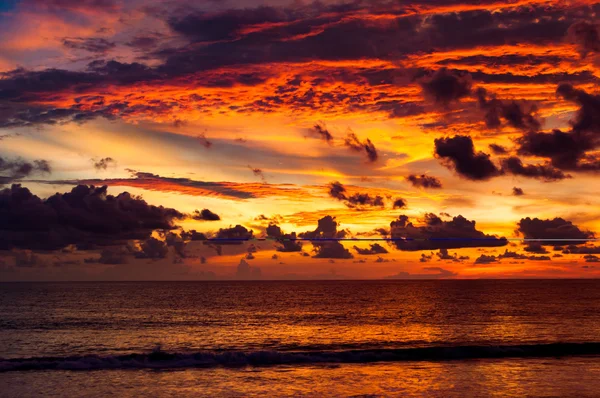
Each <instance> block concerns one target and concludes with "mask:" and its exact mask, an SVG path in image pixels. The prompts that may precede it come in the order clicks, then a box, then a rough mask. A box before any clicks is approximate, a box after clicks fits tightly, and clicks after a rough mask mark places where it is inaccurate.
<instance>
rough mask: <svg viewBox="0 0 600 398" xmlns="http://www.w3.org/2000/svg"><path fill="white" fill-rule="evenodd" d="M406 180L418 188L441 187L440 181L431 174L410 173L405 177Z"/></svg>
mask: <svg viewBox="0 0 600 398" xmlns="http://www.w3.org/2000/svg"><path fill="white" fill-rule="evenodd" d="M407 179H408V181H410V183H411V184H412V185H413V186H414V187H419V188H441V187H442V182H441V181H440V180H439V179H438V178H437V177H433V176H428V175H425V174H421V175H420V176H419V175H415V174H411V175H409V176H408V177H407Z"/></svg>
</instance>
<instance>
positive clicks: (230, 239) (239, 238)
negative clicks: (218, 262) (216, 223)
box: [212, 224, 254, 245]
mask: <svg viewBox="0 0 600 398" xmlns="http://www.w3.org/2000/svg"><path fill="white" fill-rule="evenodd" d="M252 238H254V232H253V231H252V230H251V229H247V228H246V227H244V226H242V225H239V224H238V225H236V226H235V227H229V228H221V229H219V231H218V232H217V233H216V235H215V236H214V237H213V238H212V239H215V240H217V241H219V245H241V244H242V243H243V241H247V240H250V239H252Z"/></svg>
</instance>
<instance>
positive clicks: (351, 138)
mask: <svg viewBox="0 0 600 398" xmlns="http://www.w3.org/2000/svg"><path fill="white" fill-rule="evenodd" d="M344 145H345V146H347V147H348V148H350V149H351V150H353V151H356V152H362V151H364V152H365V154H366V155H367V159H368V160H369V162H375V161H377V159H378V157H379V155H378V154H377V149H376V148H375V145H373V143H372V142H371V140H370V139H368V138H367V139H366V140H365V141H364V142H360V140H359V139H358V137H357V136H356V134H354V133H353V132H349V133H348V134H347V135H346V138H345V139H344Z"/></svg>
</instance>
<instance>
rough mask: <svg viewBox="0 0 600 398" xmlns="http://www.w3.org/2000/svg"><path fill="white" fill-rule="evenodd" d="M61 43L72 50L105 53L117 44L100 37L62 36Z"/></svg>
mask: <svg viewBox="0 0 600 398" xmlns="http://www.w3.org/2000/svg"><path fill="white" fill-rule="evenodd" d="M62 43H63V46H65V47H67V48H70V49H72V50H83V51H87V52H91V53H96V54H106V53H107V52H108V51H110V50H112V49H114V48H115V47H116V46H117V45H116V43H115V42H113V41H108V40H106V39H103V38H101V37H74V38H64V39H63V41H62Z"/></svg>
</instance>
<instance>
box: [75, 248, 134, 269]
mask: <svg viewBox="0 0 600 398" xmlns="http://www.w3.org/2000/svg"><path fill="white" fill-rule="evenodd" d="M128 254H130V253H129V252H128V251H127V250H124V249H123V248H105V249H102V251H101V252H100V257H98V258H86V259H85V260H84V261H85V262H86V263H100V264H110V265H117V264H127V262H128V261H127V255H128Z"/></svg>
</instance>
